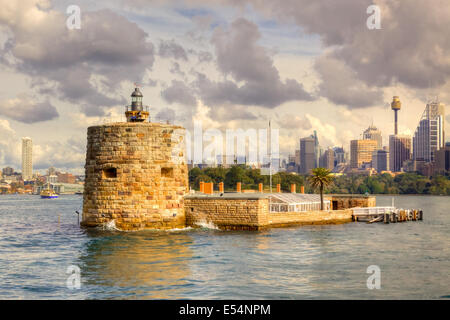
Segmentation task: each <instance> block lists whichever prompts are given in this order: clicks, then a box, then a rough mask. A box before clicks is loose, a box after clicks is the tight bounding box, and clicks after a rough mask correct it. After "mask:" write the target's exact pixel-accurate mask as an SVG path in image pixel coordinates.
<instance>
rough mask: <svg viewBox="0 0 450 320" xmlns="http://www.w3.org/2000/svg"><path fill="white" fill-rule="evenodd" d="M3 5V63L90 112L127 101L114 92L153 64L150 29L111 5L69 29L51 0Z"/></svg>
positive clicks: (3, 2)
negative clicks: (140, 26) (53, 7)
mask: <svg viewBox="0 0 450 320" xmlns="http://www.w3.org/2000/svg"><path fill="white" fill-rule="evenodd" d="M0 7H1V8H2V10H1V13H0V25H4V26H6V27H7V28H8V29H9V32H8V39H7V41H6V44H5V46H4V48H3V49H2V52H1V55H2V57H3V58H2V59H1V60H0V62H1V63H3V65H7V66H8V67H10V68H13V69H15V70H17V71H19V72H22V73H24V74H26V75H29V76H30V77H31V78H32V84H33V85H34V86H36V87H38V88H44V87H45V89H44V90H43V91H45V90H46V91H47V93H50V92H51V93H52V95H54V96H56V97H59V98H61V99H64V100H66V101H69V102H72V103H74V104H75V103H76V104H79V105H81V106H82V110H83V111H84V112H86V113H87V114H101V113H102V112H103V109H104V108H106V107H110V106H113V105H117V104H123V103H124V102H125V100H124V99H123V98H122V97H120V96H117V95H116V94H115V93H114V92H115V89H117V88H118V87H119V85H120V83H121V81H124V80H129V81H136V80H139V79H141V78H142V77H143V76H144V74H145V72H146V70H147V69H150V68H151V67H152V65H153V62H154V49H153V45H152V44H151V43H150V42H149V41H148V39H147V38H148V35H147V33H146V32H144V31H143V30H142V29H141V28H139V27H138V26H137V25H136V24H135V23H132V22H130V21H128V20H127V19H126V18H124V17H123V16H120V15H118V14H116V13H114V12H112V11H110V10H99V11H92V12H88V11H87V12H83V16H82V25H81V29H80V30H77V29H74V30H69V29H68V28H67V27H66V18H67V17H66V15H65V14H64V13H62V12H59V11H56V10H53V9H51V2H50V1H44V0H25V1H8V0H0ZM96 79H100V80H99V81H97V82H96Z"/></svg>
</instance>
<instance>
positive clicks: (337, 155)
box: [333, 147, 347, 167]
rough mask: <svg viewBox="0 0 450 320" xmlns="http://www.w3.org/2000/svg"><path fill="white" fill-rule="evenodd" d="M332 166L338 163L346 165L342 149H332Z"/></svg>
mask: <svg viewBox="0 0 450 320" xmlns="http://www.w3.org/2000/svg"><path fill="white" fill-rule="evenodd" d="M333 150H334V166H335V167H336V166H337V165H338V164H340V163H346V162H347V159H346V157H345V151H344V148H342V147H334V148H333Z"/></svg>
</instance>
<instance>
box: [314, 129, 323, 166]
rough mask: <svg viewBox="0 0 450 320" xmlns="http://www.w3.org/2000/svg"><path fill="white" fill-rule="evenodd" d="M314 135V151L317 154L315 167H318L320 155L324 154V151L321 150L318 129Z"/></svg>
mask: <svg viewBox="0 0 450 320" xmlns="http://www.w3.org/2000/svg"><path fill="white" fill-rule="evenodd" d="M312 137H313V138H314V145H315V148H314V152H315V155H316V159H315V164H314V168H317V167H318V166H319V159H320V155H321V154H322V151H321V150H320V146H319V138H318V137H317V132H316V130H314V134H313V135H312Z"/></svg>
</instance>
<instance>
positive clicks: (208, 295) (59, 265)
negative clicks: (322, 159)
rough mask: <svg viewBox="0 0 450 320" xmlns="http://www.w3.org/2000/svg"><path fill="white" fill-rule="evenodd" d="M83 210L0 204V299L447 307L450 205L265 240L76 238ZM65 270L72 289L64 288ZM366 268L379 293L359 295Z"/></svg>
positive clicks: (211, 235)
mask: <svg viewBox="0 0 450 320" xmlns="http://www.w3.org/2000/svg"><path fill="white" fill-rule="evenodd" d="M377 201H378V205H389V204H390V203H391V197H385V196H380V197H378V198H377ZM81 202H82V199H81V196H62V197H60V198H59V199H55V200H41V199H40V198H39V197H38V196H20V195H11V196H0V299H56V298H60V299H403V298H410V299H430V298H431V299H439V298H450V275H449V272H450V248H449V245H450V241H449V239H450V212H449V211H450V210H449V207H450V197H428V196H427V197H425V196H424V197H421V196H397V197H395V204H396V206H397V207H404V208H423V209H424V210H425V215H424V217H425V220H424V221H423V222H407V223H397V224H389V225H385V224H382V223H378V224H372V225H368V224H365V223H349V224H344V225H336V226H308V227H296V228H288V229H273V230H269V231H264V232H234V231H219V230H211V229H201V230H192V229H187V230H183V231H172V232H157V231H145V232H131V233H120V232H116V231H93V230H91V231H86V230H83V229H80V228H79V227H78V225H77V215H76V214H75V210H80V207H81ZM71 265H75V266H78V267H79V268H80V270H81V288H80V289H73V290H70V289H68V288H67V285H66V280H67V278H68V277H69V275H68V274H67V273H66V271H67V268H68V267H69V266H71ZM369 265H378V266H379V267H380V269H381V289H380V290H376V289H374V290H369V289H367V285H366V281H367V278H368V277H369V276H370V275H369V274H367V273H366V269H367V267H368V266H369Z"/></svg>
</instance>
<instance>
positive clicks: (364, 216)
mask: <svg viewBox="0 0 450 320" xmlns="http://www.w3.org/2000/svg"><path fill="white" fill-rule="evenodd" d="M352 210H353V215H352V219H353V221H355V222H356V221H358V222H367V223H374V222H384V223H397V222H406V221H421V220H423V211H422V210H415V209H397V208H395V207H369V208H353V209H352Z"/></svg>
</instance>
